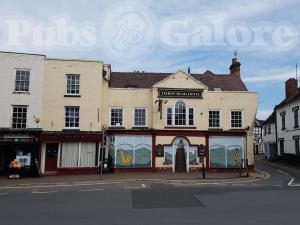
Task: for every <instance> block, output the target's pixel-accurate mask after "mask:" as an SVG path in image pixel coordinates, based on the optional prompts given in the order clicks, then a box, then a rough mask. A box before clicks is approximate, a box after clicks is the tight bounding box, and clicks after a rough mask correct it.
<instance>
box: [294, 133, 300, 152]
mask: <svg viewBox="0 0 300 225" xmlns="http://www.w3.org/2000/svg"><path fill="white" fill-rule="evenodd" d="M299 140H300V139H299V137H295V139H294V141H295V153H296V155H300V149H299Z"/></svg>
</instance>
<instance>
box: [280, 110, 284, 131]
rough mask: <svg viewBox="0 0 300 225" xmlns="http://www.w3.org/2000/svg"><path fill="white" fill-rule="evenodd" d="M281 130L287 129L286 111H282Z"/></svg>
mask: <svg viewBox="0 0 300 225" xmlns="http://www.w3.org/2000/svg"><path fill="white" fill-rule="evenodd" d="M280 115H281V130H285V112H283V113H281V114H280Z"/></svg>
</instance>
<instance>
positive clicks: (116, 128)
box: [108, 126, 125, 130]
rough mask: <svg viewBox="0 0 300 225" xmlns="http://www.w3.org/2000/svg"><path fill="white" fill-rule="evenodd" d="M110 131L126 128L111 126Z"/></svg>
mask: <svg viewBox="0 0 300 225" xmlns="http://www.w3.org/2000/svg"><path fill="white" fill-rule="evenodd" d="M108 129H110V130H124V129H125V127H122V126H110V127H108Z"/></svg>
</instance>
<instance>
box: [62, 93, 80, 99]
mask: <svg viewBox="0 0 300 225" xmlns="http://www.w3.org/2000/svg"><path fill="white" fill-rule="evenodd" d="M64 97H71V98H72V97H74V98H80V97H81V95H70V94H65V95H64Z"/></svg>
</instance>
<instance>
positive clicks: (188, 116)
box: [166, 100, 194, 126]
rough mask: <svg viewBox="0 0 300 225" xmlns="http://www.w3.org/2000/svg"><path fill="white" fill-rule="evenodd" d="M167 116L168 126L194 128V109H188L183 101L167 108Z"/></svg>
mask: <svg viewBox="0 0 300 225" xmlns="http://www.w3.org/2000/svg"><path fill="white" fill-rule="evenodd" d="M166 114H167V115H166V116H167V125H168V126H194V108H193V107H187V106H186V104H185V102H184V101H182V100H179V101H177V102H176V104H175V105H174V106H173V107H169V108H167V112H166Z"/></svg>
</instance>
